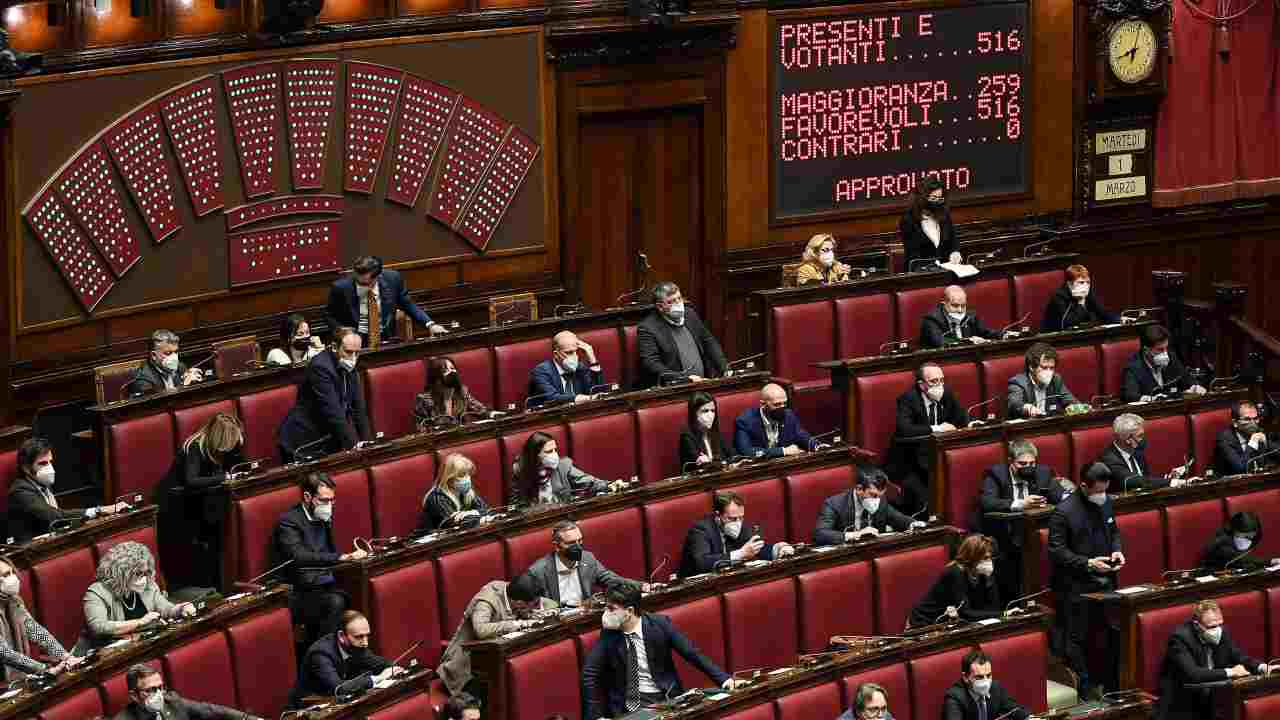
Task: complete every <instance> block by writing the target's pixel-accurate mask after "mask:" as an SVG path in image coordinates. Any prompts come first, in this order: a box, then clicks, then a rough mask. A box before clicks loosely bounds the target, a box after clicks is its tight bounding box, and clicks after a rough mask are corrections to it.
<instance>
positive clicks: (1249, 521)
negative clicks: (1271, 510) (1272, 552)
mask: <svg viewBox="0 0 1280 720" xmlns="http://www.w3.org/2000/svg"><path fill="white" fill-rule="evenodd" d="M1261 542H1262V520H1261V519H1260V518H1259V517H1258V516H1257V515H1256V514H1254V513H1251V512H1247V511H1246V512H1238V513H1236V514H1234V515H1232V516H1231V519H1230V520H1228V521H1227V524H1226V525H1225V526H1223V527H1221V528H1219V529H1218V532H1216V533H1214V536H1213V539H1212V540H1210V541H1209V544H1208V545H1206V546H1205V548H1204V553H1203V554H1202V555H1201V557H1200V566H1201V567H1203V568H1206V569H1208V570H1225V569H1226V568H1227V567H1228V566H1230V567H1231V568H1233V569H1239V570H1257V569H1259V568H1262V567H1265V566H1266V565H1267V564H1268V563H1269V562H1270V560H1268V559H1265V558H1259V557H1256V556H1255V555H1254V554H1253V553H1254V551H1255V550H1257V548H1258V545H1259V544H1260V543H1261Z"/></svg>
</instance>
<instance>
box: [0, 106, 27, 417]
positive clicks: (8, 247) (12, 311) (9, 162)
mask: <svg viewBox="0 0 1280 720" xmlns="http://www.w3.org/2000/svg"><path fill="white" fill-rule="evenodd" d="M21 96H22V92H21V91H19V90H14V89H12V88H9V89H5V90H0V218H4V219H3V221H2V222H3V225H2V226H0V227H3V228H4V235H3V243H4V248H3V252H0V278H3V279H4V286H5V290H4V292H3V293H0V338H2V339H0V427H2V426H6V425H12V424H13V422H14V411H13V402H12V392H11V389H10V385H9V375H10V366H11V364H12V359H13V354H14V351H15V349H16V344H17V332H18V317H19V315H18V313H19V311H20V307H19V299H18V298H19V295H18V287H17V283H15V282H13V280H14V276H15V274H16V268H18V267H20V265H21V263H20V260H21V254H22V248H21V244H20V243H19V241H18V238H19V233H18V223H19V222H20V221H19V220H18V198H17V182H16V175H17V171H18V170H17V148H16V147H15V144H14V142H13V122H12V121H13V105H14V103H15V102H17V100H18V99H19V98H20V97H21Z"/></svg>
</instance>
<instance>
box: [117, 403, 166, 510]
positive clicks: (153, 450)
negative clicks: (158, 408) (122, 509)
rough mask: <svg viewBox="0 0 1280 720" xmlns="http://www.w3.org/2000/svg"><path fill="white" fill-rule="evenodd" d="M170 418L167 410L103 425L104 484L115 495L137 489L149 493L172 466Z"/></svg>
mask: <svg viewBox="0 0 1280 720" xmlns="http://www.w3.org/2000/svg"><path fill="white" fill-rule="evenodd" d="M174 444H175V442H174V431H173V418H172V417H171V416H170V415H169V413H167V412H161V413H156V414H155V415H146V416H143V417H139V418H134V419H132V420H125V421H123V422H118V423H114V424H111V425H108V426H107V459H108V467H109V471H110V473H111V483H109V484H108V488H110V491H111V492H112V493H113V495H114V496H115V497H119V496H121V495H126V494H132V493H135V492H140V493H143V494H145V495H146V496H147V497H151V495H152V493H153V492H154V491H155V488H156V486H157V485H159V484H160V481H161V480H163V479H164V476H165V474H166V473H168V472H169V468H171V467H173V453H174Z"/></svg>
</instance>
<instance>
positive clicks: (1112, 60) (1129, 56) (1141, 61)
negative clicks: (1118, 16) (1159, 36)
mask: <svg viewBox="0 0 1280 720" xmlns="http://www.w3.org/2000/svg"><path fill="white" fill-rule="evenodd" d="M1110 38H1111V39H1110V42H1108V48H1107V60H1108V63H1109V64H1110V66H1111V73H1112V74H1113V75H1115V76H1116V79H1117V80H1119V81H1120V82H1123V83H1130V84H1132V83H1140V82H1142V81H1143V80H1146V79H1147V78H1149V77H1151V73H1152V71H1154V70H1155V68H1156V55H1157V54H1158V53H1159V47H1158V46H1157V44H1156V33H1155V30H1153V29H1152V28H1151V24H1150V23H1148V22H1145V21H1143V20H1120V21H1118V22H1116V23H1113V24H1112V25H1111V30H1110Z"/></svg>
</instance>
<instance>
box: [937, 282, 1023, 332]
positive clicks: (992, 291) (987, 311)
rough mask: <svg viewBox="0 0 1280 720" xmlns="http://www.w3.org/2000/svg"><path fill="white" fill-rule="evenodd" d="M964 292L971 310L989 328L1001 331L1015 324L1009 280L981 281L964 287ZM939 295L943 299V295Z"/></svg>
mask: <svg viewBox="0 0 1280 720" xmlns="http://www.w3.org/2000/svg"><path fill="white" fill-rule="evenodd" d="M964 291H965V295H966V296H967V299H968V301H969V309H971V310H973V311H974V312H975V313H977V315H978V317H980V318H982V322H983V323H984V324H986V325H987V327H990V328H991V329H992V330H999V329H1000V328H1003V327H1006V326H1008V324H1009V323H1011V322H1013V320H1014V318H1013V316H1012V314H1013V297H1012V293H1011V292H1010V290H1009V280H1008V278H992V279H990V280H979V281H977V282H974V283H969V284H967V285H964ZM938 295H939V298H941V295H942V293H938ZM1018 317H1021V315H1019V316H1018Z"/></svg>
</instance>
